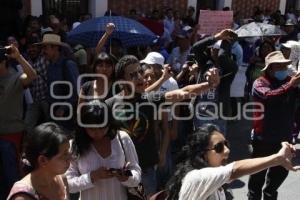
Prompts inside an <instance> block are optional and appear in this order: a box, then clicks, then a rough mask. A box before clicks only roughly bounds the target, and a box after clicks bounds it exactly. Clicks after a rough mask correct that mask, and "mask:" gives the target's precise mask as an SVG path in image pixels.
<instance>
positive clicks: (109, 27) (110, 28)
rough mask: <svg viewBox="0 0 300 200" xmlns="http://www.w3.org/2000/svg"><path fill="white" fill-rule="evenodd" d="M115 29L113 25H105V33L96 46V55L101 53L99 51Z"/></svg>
mask: <svg viewBox="0 0 300 200" xmlns="http://www.w3.org/2000/svg"><path fill="white" fill-rule="evenodd" d="M114 29H115V25H114V24H113V23H108V24H107V25H106V31H105V33H104V35H103V36H102V37H101V39H100V40H99V42H98V44H97V46H96V49H95V50H96V55H98V54H99V53H100V52H101V49H102V48H103V47H104V45H105V43H106V41H107V39H108V37H109V36H110V35H111V34H112V32H113V31H114Z"/></svg>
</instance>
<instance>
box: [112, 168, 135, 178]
mask: <svg viewBox="0 0 300 200" xmlns="http://www.w3.org/2000/svg"><path fill="white" fill-rule="evenodd" d="M109 171H110V173H112V174H116V175H120V176H132V172H131V171H130V170H129V169H128V170H122V169H115V168H109Z"/></svg>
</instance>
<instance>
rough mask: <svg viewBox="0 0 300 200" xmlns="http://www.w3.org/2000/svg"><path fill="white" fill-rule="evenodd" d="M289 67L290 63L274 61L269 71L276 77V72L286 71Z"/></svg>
mask: <svg viewBox="0 0 300 200" xmlns="http://www.w3.org/2000/svg"><path fill="white" fill-rule="evenodd" d="M287 69H288V65H287V64H286V63H272V64H271V66H270V68H269V70H268V72H269V74H270V75H271V76H272V77H274V75H275V72H277V71H285V70H287Z"/></svg>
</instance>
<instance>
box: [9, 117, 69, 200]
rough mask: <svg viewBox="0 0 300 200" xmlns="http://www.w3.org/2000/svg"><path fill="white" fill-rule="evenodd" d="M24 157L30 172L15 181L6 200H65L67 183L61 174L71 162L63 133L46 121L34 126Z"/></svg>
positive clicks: (67, 193) (56, 126) (66, 140)
mask: <svg viewBox="0 0 300 200" xmlns="http://www.w3.org/2000/svg"><path fill="white" fill-rule="evenodd" d="M24 152H25V158H26V159H27V160H28V161H29V164H30V166H31V168H32V171H31V172H30V173H29V174H28V175H27V176H25V177H24V178H23V179H22V180H20V181H18V182H16V183H15V184H14V186H13V188H12V189H11V191H10V194H9V196H8V198H7V200H30V199H36V200H43V199H59V200H68V199H69V192H68V184H67V180H66V178H65V177H64V176H63V175H61V174H63V173H64V172H65V171H66V170H67V169H68V167H69V165H70V161H71V154H70V144H69V141H68V138H67V136H66V133H65V132H64V131H63V130H62V129H61V127H59V126H58V125H57V124H55V123H52V122H49V123H44V124H41V125H39V126H37V127H36V128H35V129H34V130H33V132H31V133H30V134H29V135H28V136H27V139H26V142H25V148H24Z"/></svg>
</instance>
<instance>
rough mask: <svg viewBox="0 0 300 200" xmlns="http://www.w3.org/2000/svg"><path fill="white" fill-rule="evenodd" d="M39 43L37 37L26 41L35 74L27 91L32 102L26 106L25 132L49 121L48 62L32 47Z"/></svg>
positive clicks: (39, 50) (28, 56) (29, 59)
mask: <svg viewBox="0 0 300 200" xmlns="http://www.w3.org/2000/svg"><path fill="white" fill-rule="evenodd" d="M37 42H39V38H37V37H33V36H32V37H29V38H28V39H27V59H28V62H30V63H31V64H32V66H33V68H34V69H35V70H36V72H37V76H36V79H35V80H34V81H33V82H32V83H31V84H30V86H29V89H30V93H31V96H32V100H33V102H32V103H31V104H29V105H28V106H27V109H26V115H25V123H26V129H27V131H29V132H30V131H31V130H32V129H33V128H34V127H35V126H36V125H38V123H42V122H46V121H49V119H50V115H49V101H48V99H47V97H48V96H47V95H48V93H47V91H48V85H47V77H46V76H47V66H48V64H49V63H48V61H47V60H46V59H45V57H44V56H43V55H42V54H41V49H40V48H39V47H38V46H37V45H34V44H35V43H37Z"/></svg>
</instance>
